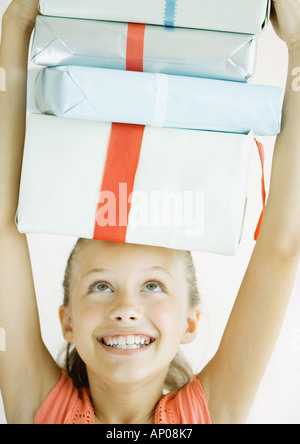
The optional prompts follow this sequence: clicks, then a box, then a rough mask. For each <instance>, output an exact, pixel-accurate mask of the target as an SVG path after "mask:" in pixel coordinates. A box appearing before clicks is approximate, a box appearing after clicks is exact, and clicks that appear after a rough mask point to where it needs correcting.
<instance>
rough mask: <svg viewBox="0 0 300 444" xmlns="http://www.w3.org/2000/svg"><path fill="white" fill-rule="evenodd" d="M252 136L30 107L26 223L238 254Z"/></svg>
mask: <svg viewBox="0 0 300 444" xmlns="http://www.w3.org/2000/svg"><path fill="white" fill-rule="evenodd" d="M253 140H254V139H253V133H249V134H248V135H241V134H223V133H213V132H202V131H186V130H180V129H160V128H153V127H142V126H136V125H135V126H130V125H124V124H110V123H99V122H93V121H81V120H72V119H61V118H58V117H52V116H46V115H39V114H33V115H30V116H29V119H28V123H27V132H26V142H25V151H24V158H23V168H22V177H21V187H20V195H19V206H18V212H17V216H16V222H17V225H18V229H19V231H20V232H21V233H44V234H45V233H46V234H58V235H69V236H76V237H83V238H88V239H95V238H97V239H104V240H110V241H117V242H124V243H125V242H126V243H133V244H143V245H155V246H160V247H167V248H172V249H178V250H192V251H206V252H211V253H219V254H224V255H234V254H235V253H236V251H237V248H238V245H239V242H240V239H241V233H242V226H243V220H244V214H245V207H246V205H245V204H246V200H247V198H246V194H247V177H248V169H249V161H250V153H251V148H252V146H253ZM114 191H116V193H115V194H114Z"/></svg>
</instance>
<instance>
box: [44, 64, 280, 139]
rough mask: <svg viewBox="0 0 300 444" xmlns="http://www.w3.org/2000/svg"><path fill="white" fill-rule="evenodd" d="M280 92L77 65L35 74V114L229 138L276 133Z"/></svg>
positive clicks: (277, 129) (209, 80) (220, 82)
mask: <svg viewBox="0 0 300 444" xmlns="http://www.w3.org/2000/svg"><path fill="white" fill-rule="evenodd" d="M282 96H283V94H282V89H281V88H277V87H272V86H261V85H254V84H244V83H239V82H227V81H221V80H211V79H201V78H196V77H183V76H169V75H166V74H152V73H151V74H150V73H140V72H130V71H120V70H109V69H101V68H87V67H79V66H70V67H53V68H46V69H44V70H42V71H41V73H40V75H39V77H38V79H37V82H36V101H37V106H38V109H39V110H40V111H41V112H43V113H47V114H53V115H56V116H59V117H69V118H76V119H86V120H98V121H102V122H119V123H129V124H140V125H148V126H158V127H169V128H185V129H200V130H208V131H221V132H231V133H247V132H249V131H250V130H253V132H254V133H255V134H257V135H276V134H278V133H279V132H280V124H281V105H282Z"/></svg>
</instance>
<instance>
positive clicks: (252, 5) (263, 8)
mask: <svg viewBox="0 0 300 444" xmlns="http://www.w3.org/2000/svg"><path fill="white" fill-rule="evenodd" d="M270 5H271V0H151V1H150V2H149V0H40V11H41V13H42V14H43V15H50V16H56V17H69V18H86V19H92V20H107V21H113V22H125V23H146V24H149V25H163V26H170V27H180V28H195V29H210V30H213V31H227V32H241V33H245V34H259V33H261V32H262V30H264V29H265V27H266V24H267V23H268V21H269V14H270Z"/></svg>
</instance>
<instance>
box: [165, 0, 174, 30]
mask: <svg viewBox="0 0 300 444" xmlns="http://www.w3.org/2000/svg"><path fill="white" fill-rule="evenodd" d="M165 2H166V7H165V23H164V25H165V26H169V27H172V28H174V27H175V13H176V3H177V0H165Z"/></svg>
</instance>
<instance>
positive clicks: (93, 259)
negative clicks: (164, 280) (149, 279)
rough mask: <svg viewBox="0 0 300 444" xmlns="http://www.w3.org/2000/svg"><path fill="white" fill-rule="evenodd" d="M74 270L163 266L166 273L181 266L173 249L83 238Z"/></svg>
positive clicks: (180, 261) (171, 273) (179, 259)
mask: <svg viewBox="0 0 300 444" xmlns="http://www.w3.org/2000/svg"><path fill="white" fill-rule="evenodd" d="M76 263H77V264H76V265H77V272H81V273H86V272H88V271H89V269H93V268H97V267H98V268H106V269H110V268H111V269H113V270H114V271H116V270H118V269H120V270H122V269H123V270H125V269H128V268H131V267H135V268H136V269H139V270H143V269H145V270H146V269H147V268H149V269H150V268H152V269H153V270H154V268H157V270H158V269H159V268H161V269H165V270H166V271H167V272H168V273H169V274H170V275H173V274H175V275H176V273H177V272H178V268H181V269H182V268H183V261H182V258H180V255H179V254H178V252H177V251H176V250H169V249H167V248H160V247H152V246H145V245H133V244H119V243H115V242H107V241H95V240H91V241H87V242H85V244H84V246H83V247H82V248H81V251H80V252H79V254H78V257H77V261H76Z"/></svg>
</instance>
